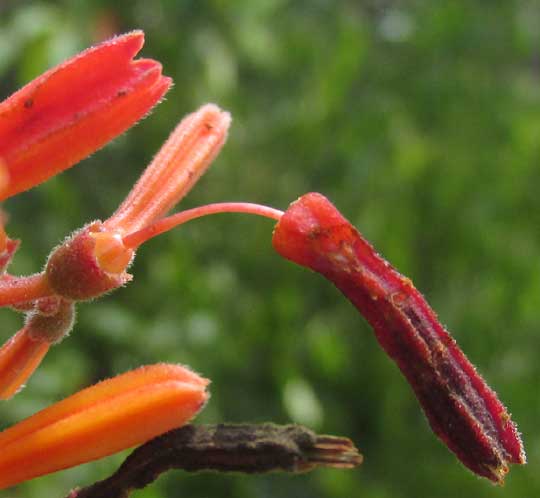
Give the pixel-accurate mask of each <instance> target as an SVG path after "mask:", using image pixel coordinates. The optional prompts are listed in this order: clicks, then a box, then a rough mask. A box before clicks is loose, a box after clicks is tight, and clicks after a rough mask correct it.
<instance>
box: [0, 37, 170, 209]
mask: <svg viewBox="0 0 540 498" xmlns="http://www.w3.org/2000/svg"><path fill="white" fill-rule="evenodd" d="M143 43H144V34H143V32H142V31H133V32H131V33H128V34H125V35H122V36H119V37H116V38H113V39H111V40H108V41H106V42H104V43H102V44H100V45H97V46H95V47H92V48H90V49H88V50H85V51H84V52H82V53H81V54H79V55H77V56H75V57H73V58H71V59H69V60H68V61H66V62H64V63H62V64H60V65H59V66H56V67H54V68H52V69H50V70H49V71H47V72H46V73H44V74H43V75H41V76H39V77H38V78H37V79H35V80H33V81H32V82H30V83H28V84H27V85H26V86H24V87H23V88H21V89H20V90H19V91H17V92H16V93H14V94H13V95H12V96H11V97H9V98H8V99H6V100H5V101H4V102H2V103H0V159H1V160H2V164H3V165H4V166H5V169H3V171H2V174H3V175H4V176H5V173H7V176H8V180H7V185H5V183H6V182H5V181H4V182H2V183H3V184H4V185H1V186H2V188H1V189H0V200H4V199H7V198H8V197H11V196H13V195H15V194H17V193H19V192H22V191H24V190H27V189H29V188H31V187H33V186H34V185H37V184H39V183H41V182H43V181H45V180H47V179H48V178H50V177H51V176H53V175H56V174H57V173H60V172H61V171H63V170H65V169H66V168H69V167H70V166H73V165H74V164H75V163H77V162H78V161H80V160H81V159H83V158H84V157H86V156H88V155H89V154H91V153H92V152H94V151H95V150H97V149H99V148H100V147H102V146H103V145H105V144H106V143H107V142H109V141H110V140H112V139H113V138H114V137H116V136H117V135H119V134H120V133H122V132H124V131H125V130H126V129H128V128H129V127H131V126H132V125H133V124H134V123H135V122H136V121H138V120H139V119H141V118H142V117H143V116H144V115H145V114H147V113H148V111H149V110H150V109H151V108H152V107H153V106H154V105H155V104H156V103H157V102H158V101H159V100H160V99H161V98H162V96H163V95H164V93H165V92H166V91H167V90H168V89H169V87H170V85H171V79H170V78H167V77H164V76H162V74H161V65H160V64H159V63H158V62H156V61H154V60H151V59H139V60H133V57H134V56H135V55H136V54H137V52H139V50H140V49H141V47H142V45H143Z"/></svg>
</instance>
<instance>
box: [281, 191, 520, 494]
mask: <svg viewBox="0 0 540 498" xmlns="http://www.w3.org/2000/svg"><path fill="white" fill-rule="evenodd" d="M273 245H274V247H275V249H276V250H277V252H278V253H279V254H281V255H282V256H283V257H285V258H287V259H290V260H291V261H294V262H295V263H298V264H299V265H302V266H306V267H308V268H311V269H312V270H315V271H317V272H319V273H321V274H322V275H324V276H325V277H326V278H328V279H329V280H330V281H331V282H333V283H334V284H335V285H336V287H337V288H338V289H339V290H341V292H343V294H344V295H345V296H346V297H347V298H348V299H349V300H350V301H351V302H352V303H353V304H354V305H355V306H356V308H357V309H358V310H359V311H360V312H361V313H362V315H364V317H365V318H366V320H367V321H368V322H369V323H370V324H371V326H372V327H373V329H374V330H375V335H376V337H377V339H378V341H379V343H380V344H381V346H382V347H383V348H384V350H385V351H386V352H387V353H388V354H389V355H390V357H391V358H392V359H393V360H394V361H395V362H396V363H397V365H398V366H399V368H400V369H401V371H402V373H403V374H404V375H405V377H406V378H407V380H408V381H409V384H410V385H411V387H412V388H413V390H414V392H415V394H416V396H417V398H418V400H419V401H420V404H421V405H422V408H423V410H424V412H425V414H426V416H427V418H428V421H429V423H430V425H431V427H432V429H433V431H434V432H435V433H436V434H437V435H438V436H439V437H440V438H441V439H442V440H443V441H444V443H446V445H447V446H448V447H449V448H450V449H451V450H452V451H453V452H454V453H455V454H456V455H457V457H458V458H459V459H460V460H461V461H462V462H463V464H464V465H466V466H467V467H468V468H469V469H471V470H472V471H473V472H475V473H476V474H478V475H481V476H483V477H487V478H488V479H490V480H492V481H494V482H496V483H499V484H501V483H502V482H503V479H504V476H505V474H506V473H507V472H508V465H509V464H511V463H517V464H523V463H525V452H524V449H523V445H522V443H521V439H520V437H519V433H518V431H517V428H516V425H515V424H514V423H513V422H512V421H511V420H510V415H509V413H508V412H507V410H506V408H505V407H504V406H503V404H502V403H501V402H500V401H499V399H498V398H497V395H496V394H495V392H494V391H493V390H491V389H490V388H489V386H488V385H487V384H486V382H485V381H484V379H483V378H482V377H481V376H480V375H479V374H478V372H477V371H476V369H475V368H474V366H473V365H472V364H471V363H470V361H469V360H468V359H467V358H466V357H465V355H464V354H463V352H462V351H461V349H460V348H459V347H458V345H457V344H456V342H455V341H454V339H453V338H452V337H451V336H450V335H449V333H448V332H447V331H446V330H445V329H444V327H443V326H442V325H441V324H440V323H439V321H438V320H437V316H436V315H435V312H434V311H433V310H432V309H431V308H430V306H429V305H428V304H427V302H426V301H425V299H424V298H423V297H422V295H421V294H420V293H419V292H418V291H417V290H416V289H415V287H414V286H413V284H412V282H411V281H410V280H409V279H408V278H406V277H404V276H402V275H400V274H399V273H398V272H397V271H396V270H394V269H393V268H392V267H391V266H390V264H389V263H388V262H387V261H385V260H384V259H382V258H381V257H380V256H379V255H378V254H377V253H376V252H375V250H374V249H373V247H372V246H371V245H370V244H369V242H367V241H366V240H365V239H364V238H363V237H362V236H361V235H360V233H359V232H358V231H357V230H356V229H355V228H354V227H353V226H352V225H351V224H350V223H349V222H348V221H347V220H346V219H345V218H344V217H343V216H342V215H341V214H340V213H339V212H338V211H337V209H336V208H335V207H334V206H333V205H332V204H331V203H330V202H329V201H328V200H327V199H326V198H325V197H323V196H322V195H320V194H307V195H305V196H303V197H301V198H300V199H298V200H297V201H296V202H294V203H293V204H291V206H290V207H289V209H288V210H287V211H286V212H285V214H284V215H283V216H282V217H281V220H280V221H279V222H278V224H277V226H276V229H275V231H274V237H273Z"/></svg>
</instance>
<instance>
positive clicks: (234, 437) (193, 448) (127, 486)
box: [67, 424, 362, 498]
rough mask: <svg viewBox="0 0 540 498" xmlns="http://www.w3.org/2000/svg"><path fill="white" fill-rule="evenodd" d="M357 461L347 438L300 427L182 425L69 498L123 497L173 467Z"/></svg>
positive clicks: (258, 469) (255, 467)
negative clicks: (107, 476)
mask: <svg viewBox="0 0 540 498" xmlns="http://www.w3.org/2000/svg"><path fill="white" fill-rule="evenodd" d="M360 463H362V455H361V454H360V453H359V452H358V450H357V448H356V447H355V446H354V444H353V443H352V442H351V441H350V440H349V439H347V438H342V437H334V436H319V435H316V434H315V433H313V432H312V431H310V430H309V429H306V428H305V427H302V426H298V425H274V424H260V425H254V424H238V425H236V424H219V425H186V426H184V427H182V428H180V429H176V430H173V431H170V432H168V433H166V434H163V435H162V436H159V437H157V438H155V439H152V440H151V441H149V442H147V443H146V444H144V445H142V446H140V447H139V448H137V449H136V450H135V451H134V452H133V453H132V454H131V455H130V456H129V457H128V458H127V459H126V460H125V461H124V463H123V464H122V465H121V466H120V468H119V469H118V470H117V471H116V472H115V473H114V474H113V475H112V476H110V477H109V478H107V479H105V480H103V481H100V482H97V483H95V484H92V485H91V486H88V487H85V488H79V489H75V490H73V491H72V492H71V493H70V494H69V496H68V497H67V498H127V497H128V496H129V495H130V493H131V491H133V490H135V489H141V488H144V487H146V486H147V485H148V484H150V483H152V482H153V481H155V480H156V479H157V478H158V477H159V475H160V474H162V473H164V472H166V471H168V470H171V469H182V470H186V471H189V472H200V471H214V472H241V473H246V474H259V473H267V472H292V473H300V472H307V471H310V470H313V469H315V468H317V467H334V468H339V469H350V468H353V467H356V466H357V465H359V464H360Z"/></svg>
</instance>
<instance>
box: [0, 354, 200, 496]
mask: <svg viewBox="0 0 540 498" xmlns="http://www.w3.org/2000/svg"><path fill="white" fill-rule="evenodd" d="M207 385H208V380H206V379H204V378H202V377H200V376H199V375H197V374H196V373H194V372H192V371H191V370H189V369H187V368H185V367H182V366H179V365H167V364H159V365H152V366H147V367H140V368H138V369H136V370H133V371H132V372H128V373H126V374H123V375H119V376H118V377H114V378H112V379H109V380H106V381H103V382H100V383H99V384H96V385H95V386H92V387H89V388H87V389H84V390H82V391H79V392H78V393H77V394H74V395H73V396H70V397H69V398H66V399H65V400H63V401H60V402H59V403H56V404H54V405H52V406H51V407H49V408H46V409H45V410H42V411H41V412H39V413H36V414H35V415H33V416H32V417H30V418H27V419H26V420H23V421H22V422H19V423H18V424H16V425H14V426H12V427H10V428H9V429H6V430H5V431H4V432H1V433H0V448H2V451H0V489H4V488H7V487H9V486H13V485H14V484H17V483H20V482H23V481H26V480H28V479H31V478H33V477H37V476H40V475H44V474H48V473H51V472H55V471H57V470H61V469H66V468H68V467H73V466H75V465H79V464H81V463H84V462H89V461H91V460H96V459H99V458H102V457H104V456H107V455H111V454H113V453H116V452H118V451H121V450H124V449H127V448H130V447H132V446H135V445H137V444H140V443H143V442H145V441H147V440H149V439H151V438H153V437H155V436H158V435H159V434H162V433H164V432H167V431H169V430H171V429H174V428H177V427H180V426H182V425H183V424H185V423H186V422H188V421H189V420H191V419H192V418H193V417H194V416H195V415H196V414H197V413H198V412H199V411H200V410H201V408H202V407H203V406H204V404H205V403H206V401H207V399H208V393H207V392H206V386H207Z"/></svg>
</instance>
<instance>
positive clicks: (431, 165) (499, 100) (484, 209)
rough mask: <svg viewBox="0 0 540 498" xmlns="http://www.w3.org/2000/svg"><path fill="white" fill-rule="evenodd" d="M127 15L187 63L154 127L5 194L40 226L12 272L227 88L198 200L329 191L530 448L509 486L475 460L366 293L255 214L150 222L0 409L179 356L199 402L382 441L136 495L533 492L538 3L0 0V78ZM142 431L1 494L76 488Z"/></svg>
mask: <svg viewBox="0 0 540 498" xmlns="http://www.w3.org/2000/svg"><path fill="white" fill-rule="evenodd" d="M134 28H142V29H144V31H145V32H146V40H147V41H146V46H145V47H144V49H143V55H144V56H147V57H152V58H156V59H158V60H160V61H162V62H163V65H164V72H165V73H166V74H168V75H170V76H172V77H173V78H174V80H175V83H176V84H175V87H174V88H173V89H172V91H171V92H170V93H169V94H168V96H167V100H166V101H165V102H164V103H162V104H161V105H160V106H159V107H158V108H157V109H156V110H155V112H154V113H153V114H152V116H151V117H149V118H147V119H146V120H144V121H143V122H142V123H140V124H139V125H138V126H137V127H136V128H134V129H132V130H130V131H129V132H128V133H126V134H125V135H123V136H122V137H120V138H118V139H117V140H115V141H114V142H113V143H112V144H110V145H108V146H107V147H106V148H105V149H103V150H102V151H100V152H98V153H96V154H95V155H94V156H93V157H91V158H89V159H87V160H85V161H83V162H82V164H80V165H79V166H77V167H76V168H73V169H72V170H70V171H68V172H66V173H64V174H62V175H61V176H59V177H57V178H55V179H53V180H51V181H49V182H48V183H46V184H44V185H42V186H40V187H38V188H35V189H34V190H32V191H30V192H27V193H24V194H22V195H20V196H18V197H16V198H14V199H12V200H10V201H9V202H8V203H6V205H5V208H6V209H7V211H8V212H9V214H10V216H11V219H10V222H9V227H8V230H9V233H10V234H11V235H12V236H14V237H18V238H21V239H22V240H23V246H22V248H21V250H20V252H19V253H18V255H17V257H16V259H15V262H14V264H13V271H14V272H15V273H17V272H18V273H31V272H35V271H38V270H40V268H41V267H42V265H43V262H44V260H45V258H46V256H47V254H48V252H49V251H50V249H51V247H53V246H54V245H55V244H57V243H58V241H60V240H61V239H62V238H63V237H64V236H65V235H66V234H68V233H70V232H71V231H72V230H74V229H76V228H78V227H80V226H81V225H82V224H83V223H85V222H86V221H88V220H91V219H96V218H102V219H104V218H106V217H108V216H109V214H110V213H112V212H113V211H114V209H115V207H116V206H117V205H118V204H119V203H120V201H121V200H122V199H123V197H124V195H125V194H126V193H127V192H128V190H129V188H130V186H131V185H132V184H133V182H134V181H135V179H136V178H137V177H138V175H139V174H140V172H141V171H142V169H143V168H144V166H145V164H146V163H147V162H148V161H149V160H150V159H151V158H152V156H153V154H154V153H155V151H156V150H157V149H158V147H159V145H160V144H161V142H162V141H163V140H164V139H165V138H166V136H167V134H168V133H169V131H170V130H171V129H172V128H173V126H174V125H175V123H176V122H177V121H178V120H179V119H180V118H181V117H182V116H183V115H184V114H186V113H188V112H190V111H192V110H194V109H195V108H197V107H198V106H199V105H201V104H202V103H205V102H216V103H218V104H220V105H221V106H222V107H224V108H225V109H227V110H230V111H231V112H232V114H233V117H234V122H233V127H232V131H231V135H230V138H229V141H228V143H227V145H226V147H225V148H224V150H223V152H222V153H221V155H220V157H219V158H218V159H217V160H216V162H215V165H214V166H213V168H212V169H211V171H210V172H209V173H207V175H206V176H205V177H204V178H203V179H202V180H201V181H200V183H199V184H198V185H197V187H196V188H195V190H194V191H193V192H192V193H191V194H190V195H189V197H188V198H186V199H185V200H184V201H183V202H182V206H181V207H182V208H188V207H193V206H195V205H200V204H203V203H208V202H217V201H223V200H247V201H252V202H260V203H264V204H269V205H272V206H275V207H280V208H285V207H286V206H287V205H288V203H289V202H291V201H292V200H294V199H295V198H297V197H298V196H299V195H301V194H303V193H305V192H307V191H320V192H323V193H324V194H326V195H327V196H328V197H330V198H331V199H332V200H333V201H334V202H335V204H336V205H337V206H338V208H339V209H341V211H342V212H343V213H344V214H345V215H346V216H347V217H348V218H349V219H350V220H351V221H352V222H353V223H354V224H355V225H356V226H358V228H359V229H360V230H361V231H362V232H363V233H364V234H365V236H366V237H367V238H368V239H369V240H371V241H372V243H373V244H374V245H375V247H376V248H377V249H378V250H379V251H380V252H381V253H382V254H383V255H384V256H385V257H386V258H387V259H389V260H390V261H391V262H392V263H393V264H394V265H395V266H396V267H397V268H398V269H399V270H400V271H401V272H402V273H404V274H405V275H407V276H409V277H411V278H412V279H413V280H414V282H415V283H416V285H417V287H418V288H419V289H420V290H421V291H422V292H423V293H425V295H426V296H427V298H428V299H429V301H430V303H431V304H432V305H433V307H434V308H435V310H437V312H438V313H439V316H440V319H441V321H442V322H443V323H445V324H446V325H447V326H448V328H449V329H450V330H451V331H453V334H454V336H455V337H456V338H457V340H458V342H459V343H460V345H461V346H462V348H463V349H464V351H465V352H466V353H467V354H468V355H469V357H470V358H471V360H472V361H473V362H474V363H475V364H476V365H477V366H478V369H479V371H480V372H481V373H482V374H483V375H484V376H485V377H486V378H487V380H488V381H489V383H490V384H491V385H492V386H493V387H494V388H495V389H496V390H497V391H498V393H499V395H500V397H501V398H502V400H503V401H504V402H505V403H506V404H507V405H508V406H509V408H510V410H511V412H512V414H513V417H514V419H515V420H516V421H517V423H518V424H519V428H520V430H521V431H522V432H523V437H524V440H525V443H526V449H527V453H528V458H529V462H530V463H529V464H528V465H527V466H526V467H522V468H517V467H515V468H513V469H512V470H511V472H510V474H509V476H508V479H507V483H506V486H505V487H504V488H503V489H499V488H495V487H493V486H491V485H490V484H489V483H488V482H487V481H484V480H480V479H478V478H476V477H475V476H473V475H472V474H471V473H469V472H468V471H467V470H465V468H464V467H462V465H461V464H460V463H459V462H458V461H457V460H456V459H455V457H454V456H453V455H452V454H451V453H450V452H449V451H448V450H447V449H446V448H445V447H444V446H443V445H442V444H441V443H440V442H439V441H438V440H437V439H436V438H435V437H434V436H433V434H432V433H431V431H430V430H429V428H428V426H427V423H426V421H425V419H424V416H423V415H422V413H421V411H420V409H419V407H418V404H417V402H416V400H415V399H414V397H413V395H412V392H411V390H410V388H409V387H408V385H407V384H406V383H405V381H404V380H403V378H402V376H401V374H400V373H399V371H398V370H397V368H396V367H395V365H394V364H393V363H391V361H390V360H389V359H388V358H387V357H386V355H385V354H384V353H383V352H382V350H381V349H380V348H379V346H378V345H377V343H376V341H375V339H374V337H373V334H372V332H371V330H370V328H369V327H368V326H367V325H366V323H365V322H364V320H363V319H362V318H361V317H360V316H359V315H358V314H357V312H356V311H355V309H353V307H352V306H351V305H350V304H349V303H348V302H347V301H346V300H345V299H344V298H343V297H342V296H341V295H340V294H339V293H338V292H337V291H336V290H335V289H334V288H333V287H332V285H330V284H329V283H328V282H326V281H325V280H323V279H322V278H321V277H319V276H318V275H315V274H311V273H309V272H308V271H306V270H304V269H302V268H299V267H296V266H294V265H292V264H291V263H288V262H286V261H284V260H282V259H281V258H280V257H278V256H277V255H276V254H275V253H274V252H273V250H272V248H271V245H270V240H271V232H272V222H270V221H268V220H265V219H262V218H261V219H259V218H254V217H249V216H243V215H220V216H215V217H212V218H207V219H204V220H198V221H196V222H193V223H190V224H188V225H186V226H184V227H182V228H180V229H177V230H176V231H174V232H172V233H169V234H167V235H163V236H161V237H159V238H158V239H156V240H153V241H152V242H150V243H148V244H146V245H145V246H144V248H142V250H141V251H140V254H139V255H138V256H137V260H136V262H135V264H134V266H133V268H132V270H133V273H134V275H135V281H134V282H133V283H132V284H130V285H129V286H128V287H126V288H124V289H121V290H120V291H117V292H115V293H114V295H110V296H107V297H105V298H103V299H101V300H99V302H95V303H90V304H84V305H82V306H80V307H79V314H78V321H77V325H76V328H75V330H74V332H73V333H72V335H71V337H69V338H68V339H67V340H65V342H63V343H62V344H61V345H60V346H59V347H56V348H54V349H53V350H52V351H51V352H50V353H49V355H48V356H47V358H46V359H45V361H44V363H43V365H42V366H41V367H40V369H39V371H38V373H37V374H36V375H35V376H34V378H32V379H31V381H30V382H29V385H28V386H27V387H26V389H25V390H24V391H22V392H21V393H20V394H18V395H17V396H16V398H15V399H13V400H12V401H10V402H8V403H5V402H4V403H2V405H1V409H0V424H1V425H2V426H3V427H5V426H7V425H9V424H11V423H14V422H16V421H17V420H20V419H22V418H23V417H25V416H28V415H30V414H32V413H34V412H36V411H37V410H39V409H41V408H43V407H45V406H47V405H49V404H51V403H52V402H54V401H55V400H58V399H61V398H63V397H65V396H67V395H69V394H71V393H73V392H74V391H76V390H77V389H79V388H81V387H83V386H87V385H89V384H91V383H93V382H96V381H97V380H99V379H102V378H104V377H108V376H112V375H114V374H117V373H120V372H124V371H126V370H129V369H131V368H134V367H137V366H139V365H142V364H148V363H154V362H159V361H169V362H180V363H185V364H188V365H191V366H192V367H193V368H194V369H195V370H197V371H199V372H201V373H203V374H204V375H205V376H208V377H210V378H211V379H212V381H213V383H212V386H211V391H212V399H211V401H210V403H209V405H208V406H207V407H206V409H205V410H204V412H203V413H202V414H201V415H200V417H199V418H198V421H200V422H208V423H214V422H221V421H228V422H241V421H249V422H262V421H267V420H270V421H274V422H279V423H288V422H291V421H294V422H299V423H303V424H306V425H308V426H310V427H312V428H314V429H316V430H318V431H320V432H323V433H332V434H337V435H346V436H349V437H351V438H353V439H354V441H355V442H356V443H357V445H358V446H359V447H360V449H361V450H362V452H363V453H364V455H365V463H364V464H363V465H362V466H361V467H360V468H359V469H357V470H354V471H336V470H320V471H316V472H313V473H312V474H309V475H305V476H299V477H290V476H282V475H275V476H267V477H260V476H254V477H245V476H219V475H196V476H194V475H189V474H185V473H182V472H171V473H169V474H168V475H166V476H164V477H162V478H160V479H159V481H158V482H157V483H156V484H155V485H153V486H151V487H149V488H148V489H147V490H145V491H142V492H138V493H135V494H134V496H135V497H136V498H165V497H166V498H172V497H184V496H186V497H187V496H189V497H193V498H207V497H208V498H210V497H212V498H219V497H234V498H254V497H257V498H263V497H269V498H270V497H272V498H273V497H276V496H279V497H282V498H286V497H294V498H302V497H306V498H323V497H324V498H352V497H356V496H358V497H363V498H386V497H396V498H402V497H403V498H404V497H415V498H416V497H441V498H443V497H448V498H454V497H456V496H458V495H459V496H475V497H478V498H483V497H492V496H493V497H494V496H504V497H519V498H528V497H533V496H538V495H539V493H540V472H539V470H540V469H539V459H540V429H539V428H538V419H539V415H540V393H539V389H538V379H539V378H540V362H539V361H538V353H539V351H540V334H539V331H540V314H539V308H540V231H539V225H540V198H539V195H538V190H539V188H538V187H539V185H540V166H539V159H540V106H539V104H540V4H539V3H538V2H536V1H534V0H529V1H526V0H523V1H511V0H504V1H495V0H493V1H490V2H483V1H476V2H471V1H467V0H448V1H436V2H433V1H430V0H417V1H409V2H401V1H389V0H388V1H383V0H379V1H376V0H373V1H359V0H354V1H353V0H351V1H341V2H336V1H331V0H310V1H296V2H287V1H285V0H260V1H257V2H254V1H252V0H238V1H225V0H214V1H211V0H206V1H204V0H201V1H196V0H192V1H188V0H184V1H181V0H167V1H165V0H164V1H161V2H151V1H148V0H121V1H116V2H111V1H100V0H77V1H67V0H66V1H58V2H28V1H26V2H25V1H6V0H4V1H3V2H1V3H0V91H1V95H2V96H3V97H5V96H7V95H9V94H10V93H11V92H13V91H14V90H15V89H16V88H17V87H19V86H21V85H22V84H24V83H25V82H27V81H29V80H30V79H31V78H33V77H35V76H36V75H38V74H39V73H40V72H42V71H43V70H44V69H46V68H48V67H50V66H51V65H53V64H55V63H57V62H59V61H61V60H63V59H64V58H66V57H68V56H70V55H72V54H74V53H76V52H77V51H79V50H81V49H83V48H84V47H86V46H88V45H90V44H92V43H95V42H97V41H99V40H101V39H104V38H107V37H108V36H110V35H111V34H113V33H120V32H125V31H129V30H131V29H134ZM0 320H1V323H2V332H1V334H2V335H1V339H2V340H6V339H7V338H8V337H9V336H10V334H12V333H13V332H14V331H16V330H17V329H18V327H19V326H20V323H21V317H20V316H18V315H17V314H15V313H13V312H11V311H9V310H2V312H1V318H0ZM0 451H1V449H0ZM125 454H126V453H124V454H122V455H117V456H114V457H111V458H108V459H105V460H102V461H100V462H96V463H91V464H87V465H83V466H81V467H78V468H75V469H71V470H68V471H64V472H59V473H57V474H55V475H51V476H47V477H43V478H40V479H36V480H34V481H32V482H29V483H25V484H23V485H20V486H19V487H17V488H13V489H11V490H7V491H2V492H0V496H1V497H10V498H15V497H24V498H33V497H47V498H55V497H62V496H64V495H65V494H66V493H67V491H68V490H69V489H70V488H71V487H73V486H76V485H84V484H88V483H91V482H93V481H95V480H98V479H101V478H104V477H105V476H107V475H108V474H109V473H110V472H111V471H112V469H114V468H115V467H116V466H117V465H118V463H119V462H120V461H121V460H122V459H123V457H124V456H125Z"/></svg>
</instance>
